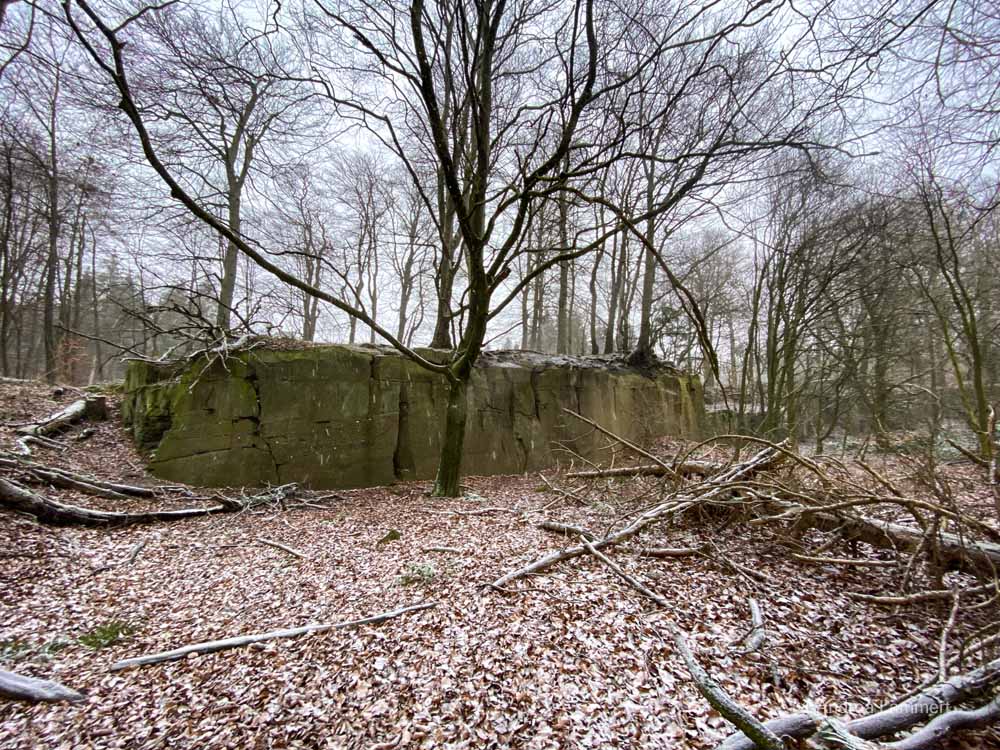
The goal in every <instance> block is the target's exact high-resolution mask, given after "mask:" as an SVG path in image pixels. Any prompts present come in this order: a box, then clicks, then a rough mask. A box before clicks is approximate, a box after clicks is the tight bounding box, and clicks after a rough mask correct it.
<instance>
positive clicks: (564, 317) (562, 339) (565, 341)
mask: <svg viewBox="0 0 1000 750" xmlns="http://www.w3.org/2000/svg"><path fill="white" fill-rule="evenodd" d="M568 224H569V210H568V208H567V206H566V201H565V199H562V200H560V201H559V252H561V253H564V252H566V250H567V249H568V245H569V227H568ZM569 324H570V321H569V261H566V260H564V261H563V262H562V263H560V264H559V312H558V317H557V320H556V353H557V354H568V353H569Z"/></svg>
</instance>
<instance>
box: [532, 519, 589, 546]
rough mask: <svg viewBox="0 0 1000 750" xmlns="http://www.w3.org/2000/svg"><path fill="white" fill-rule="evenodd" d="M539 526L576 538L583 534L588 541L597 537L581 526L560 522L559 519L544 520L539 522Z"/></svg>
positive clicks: (545, 529)
mask: <svg viewBox="0 0 1000 750" xmlns="http://www.w3.org/2000/svg"><path fill="white" fill-rule="evenodd" d="M538 528H540V529H543V530H544V531H551V532H553V533H556V534H562V535H563V536H571V537H573V538H574V539H575V538H576V537H578V536H582V537H583V538H584V539H586V540H588V541H593V540H594V539H597V536H596V535H595V534H593V533H591V532H589V531H587V530H586V529H584V528H582V527H580V526H573V525H572V524H569V523H559V522H558V521H542V522H541V523H540V524H538Z"/></svg>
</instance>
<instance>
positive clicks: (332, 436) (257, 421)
mask: <svg viewBox="0 0 1000 750" xmlns="http://www.w3.org/2000/svg"><path fill="white" fill-rule="evenodd" d="M421 353H422V354H423V355H424V356H427V357H436V358H438V359H440V358H442V357H444V356H446V355H445V353H443V352H434V351H430V350H422V351H421ZM125 390H126V398H125V406H124V416H125V420H126V423H127V424H129V425H130V426H131V430H132V434H133V436H134V438H135V440H136V442H137V443H138V444H139V445H140V446H141V447H142V448H143V449H146V450H149V451H150V452H151V453H150V469H151V470H152V472H153V473H154V474H156V475H157V476H160V477H163V478H165V479H170V480H174V481H183V482H186V483H189V484H195V485H203V486H240V485H245V486H259V485H263V484H268V483H271V484H277V483H284V482H292V481H294V482H301V483H304V484H307V485H309V486H311V487H314V488H318V489H324V488H348V487H364V486H375V485H383V484H389V483H392V482H394V481H397V480H405V479H428V478H432V477H433V476H434V473H435V471H436V468H437V460H438V451H439V447H440V440H441V431H442V425H443V420H442V415H443V412H444V408H445V405H446V403H447V384H446V382H445V380H444V379H443V378H442V377H440V376H438V375H434V374H432V373H429V372H427V371H426V370H423V369H421V368H420V367H419V366H418V365H416V364H414V363H412V362H411V361H409V360H408V359H406V358H404V357H402V356H400V355H399V354H398V353H396V352H395V351H394V350H391V349H386V348H379V347H359V346H309V347H293V348H291V349H289V348H287V347H286V348H277V347H273V346H268V345H264V346H258V347H255V348H252V349H249V350H245V351H241V352H237V353H235V354H234V355H232V356H230V357H228V358H227V359H226V360H225V361H222V360H220V359H219V358H215V359H213V360H211V361H208V362H206V360H205V359H200V360H196V361H194V362H191V363H189V364H187V365H185V366H183V367H178V366H176V365H175V366H166V365H156V364H151V363H147V362H133V363H131V364H130V366H129V371H128V375H127V377H126V381H125ZM471 398H472V403H471V404H470V410H469V424H468V427H467V430H466V443H465V457H464V462H463V471H464V472H465V473H467V474H511V473H521V472H525V471H534V470H538V469H541V468H544V467H547V466H551V465H552V464H553V463H555V461H556V460H557V459H558V458H559V457H560V455H562V456H564V457H566V458H568V456H569V454H568V453H566V452H561V451H560V449H559V446H565V447H567V448H570V449H572V450H573V451H575V452H577V453H579V454H581V455H584V456H587V457H588V458H590V459H593V460H606V459H607V458H608V457H609V454H608V453H607V452H606V446H607V443H608V441H607V439H606V438H604V437H603V436H601V435H599V434H596V433H595V432H594V431H593V430H591V429H590V428H588V427H587V426H586V425H583V424H581V423H579V422H578V421H577V420H574V419H572V418H571V417H569V416H568V415H566V414H565V413H564V412H563V407H568V408H570V409H573V410H574V411H577V412H579V413H581V414H583V415H584V416H587V417H590V418H591V419H594V420H596V421H598V422H599V423H600V424H602V425H604V426H605V427H607V428H608V429H610V430H613V431H615V432H616V433H618V434H621V435H622V436H623V437H627V438H629V439H632V440H635V441H638V442H640V443H643V442H648V441H649V440H650V439H652V438H654V437H657V436H660V435H667V434H673V435H681V436H685V437H691V436H696V435H697V434H698V433H699V432H700V430H701V425H702V422H703V420H704V406H703V403H702V393H701V386H700V383H699V382H698V381H697V379H692V378H689V377H688V376H686V375H684V374H682V373H680V372H678V371H676V370H674V369H673V368H670V367H667V366H663V367H659V368H657V369H656V370H655V371H652V372H639V371H637V370H635V369H632V368H629V367H627V366H626V365H624V364H623V363H622V362H621V361H619V360H614V359H610V358H604V357H551V356H546V355H541V354H537V353H533V352H491V353H487V354H484V355H483V357H482V358H481V362H480V364H479V365H477V367H476V371H475V374H474V376H473V384H472V390H471Z"/></svg>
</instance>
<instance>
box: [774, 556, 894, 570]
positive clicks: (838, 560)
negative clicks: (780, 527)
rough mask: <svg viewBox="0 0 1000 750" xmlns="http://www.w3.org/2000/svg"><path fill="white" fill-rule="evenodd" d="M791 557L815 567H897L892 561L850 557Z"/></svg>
mask: <svg viewBox="0 0 1000 750" xmlns="http://www.w3.org/2000/svg"><path fill="white" fill-rule="evenodd" d="M792 557H793V558H794V559H796V560H799V561H801V562H807V563H814V564H815V565H857V566H859V567H862V568H894V567H896V565H898V563H897V562H896V561H894V560H855V559H853V558H850V557H810V556H809V555H796V554H792Z"/></svg>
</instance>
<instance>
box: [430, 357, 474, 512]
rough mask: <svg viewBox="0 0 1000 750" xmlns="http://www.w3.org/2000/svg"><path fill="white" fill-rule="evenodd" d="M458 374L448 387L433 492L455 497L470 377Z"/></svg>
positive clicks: (460, 467) (456, 494) (460, 464)
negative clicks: (442, 436)
mask: <svg viewBox="0 0 1000 750" xmlns="http://www.w3.org/2000/svg"><path fill="white" fill-rule="evenodd" d="M470 376H471V372H470V373H469V375H467V376H466V377H465V378H462V377H459V378H458V379H456V380H453V381H452V382H451V388H450V389H449V390H448V411H447V412H446V413H445V423H444V438H443V439H442V441H441V459H440V462H439V463H438V473H437V478H436V479H435V480H434V491H433V494H434V495H435V496H436V497H457V496H458V495H459V493H460V487H459V481H460V480H461V476H462V447H463V445H464V443H465V420H466V417H467V415H468V411H469V377H470Z"/></svg>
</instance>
